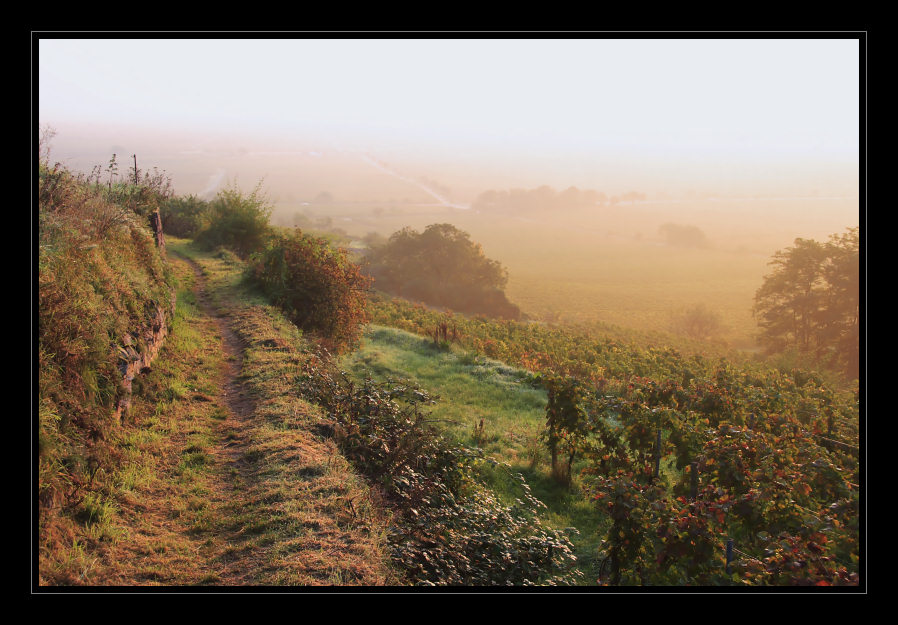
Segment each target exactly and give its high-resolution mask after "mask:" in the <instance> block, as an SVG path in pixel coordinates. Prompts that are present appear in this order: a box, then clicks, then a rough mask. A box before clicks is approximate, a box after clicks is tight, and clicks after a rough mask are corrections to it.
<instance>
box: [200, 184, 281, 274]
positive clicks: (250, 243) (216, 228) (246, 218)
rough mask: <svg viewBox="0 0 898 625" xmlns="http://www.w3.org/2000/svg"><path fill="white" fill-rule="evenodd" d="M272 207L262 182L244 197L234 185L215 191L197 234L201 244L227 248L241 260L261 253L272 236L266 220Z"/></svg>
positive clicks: (209, 247)
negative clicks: (201, 227)
mask: <svg viewBox="0 0 898 625" xmlns="http://www.w3.org/2000/svg"><path fill="white" fill-rule="evenodd" d="M271 211H272V206H271V203H270V202H269V200H268V198H267V197H266V196H265V194H264V192H263V191H262V182H261V181H260V182H259V184H258V185H256V187H255V189H253V191H252V192H251V193H250V194H249V195H246V194H245V193H243V192H242V191H241V190H240V189H239V188H238V187H237V184H236V182H235V183H234V184H232V185H231V186H230V187H228V188H225V189H222V190H221V191H219V192H218V195H216V196H215V199H213V200H212V201H211V202H210V203H209V207H208V210H206V211H205V213H204V214H205V218H206V220H207V224H206V225H205V227H204V228H203V229H202V230H200V232H198V233H197V235H196V237H195V240H196V242H197V243H199V244H200V245H202V246H204V247H206V248H208V249H213V248H215V247H218V246H219V245H223V246H224V247H227V248H230V249H231V250H232V251H234V252H235V253H236V254H237V255H238V256H240V257H241V258H247V257H249V255H250V254H252V253H253V252H256V251H258V250H261V249H262V248H263V247H264V246H265V241H266V240H267V238H268V236H269V235H270V233H271V228H270V226H269V223H268V219H269V217H270V216H271Z"/></svg>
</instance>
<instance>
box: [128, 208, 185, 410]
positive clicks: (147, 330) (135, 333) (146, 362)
mask: <svg viewBox="0 0 898 625" xmlns="http://www.w3.org/2000/svg"><path fill="white" fill-rule="evenodd" d="M150 226H151V227H152V229H153V235H154V237H155V240H156V246H157V247H158V248H159V253H160V254H161V256H162V258H163V259H164V258H165V236H164V235H163V234H162V219H161V218H160V216H159V211H158V210H157V211H156V212H155V213H153V214H152V215H151V216H150ZM174 312H175V294H174V292H172V295H171V302H170V305H169V307H168V308H167V309H166V308H165V307H164V306H162V305H157V306H156V309H155V311H154V313H153V317H152V319H151V320H150V322H149V323H148V324H146V325H145V326H144V327H141V328H138V329H136V330H132V332H130V333H128V334H125V335H124V336H123V337H122V345H124V347H119V348H118V362H119V372H120V373H121V375H122V388H123V392H122V393H121V394H120V396H119V398H118V399H117V400H116V402H115V408H114V409H113V416H114V417H115V419H116V421H119V422H120V421H121V419H122V415H123V414H125V413H127V412H128V409H129V408H130V407H131V388H132V384H133V382H134V378H135V377H137V376H138V375H140V374H141V373H144V372H145V371H147V370H148V369H149V368H150V365H151V364H152V362H153V360H155V359H156V355H157V354H158V353H159V350H160V349H161V348H162V344H163V343H164V342H165V337H166V336H167V335H168V323H169V320H170V319H171V317H172V315H174ZM138 344H141V345H144V346H145V348H144V349H143V350H142V351H140V352H138V351H137V350H136V349H135V346H136V345H138Z"/></svg>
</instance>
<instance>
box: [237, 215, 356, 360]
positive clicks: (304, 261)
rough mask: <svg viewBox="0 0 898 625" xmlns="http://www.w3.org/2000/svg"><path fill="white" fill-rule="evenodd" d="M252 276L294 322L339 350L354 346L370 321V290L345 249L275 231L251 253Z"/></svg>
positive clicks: (296, 233)
mask: <svg viewBox="0 0 898 625" xmlns="http://www.w3.org/2000/svg"><path fill="white" fill-rule="evenodd" d="M250 273H251V276H252V279H253V280H254V281H255V282H256V283H257V284H258V285H259V286H261V288H262V290H263V291H264V293H265V294H266V295H267V296H268V297H269V298H270V299H271V300H272V302H273V303H274V304H275V305H277V306H279V307H281V308H282V309H283V310H284V312H285V313H286V314H287V316H288V317H289V318H290V320H291V321H292V322H293V323H295V324H296V325H297V326H299V327H300V328H302V329H303V330H304V331H307V332H311V333H313V334H317V335H318V336H319V337H320V338H322V339H324V340H325V341H326V342H327V343H328V344H329V346H330V347H331V348H332V349H334V350H335V351H338V352H340V351H343V350H344V349H347V348H351V347H354V346H355V345H357V344H358V341H359V338H360V337H361V327H362V326H363V325H364V324H365V323H367V322H368V310H367V305H368V303H367V289H368V287H369V286H370V284H371V279H370V278H368V277H366V276H364V275H362V273H361V271H360V270H359V267H358V266H357V265H356V264H355V263H353V262H352V261H350V260H349V258H348V256H347V254H346V252H345V251H344V250H342V249H339V248H334V247H332V246H331V245H329V244H328V243H327V241H326V240H325V239H322V238H318V237H313V236H311V235H307V234H304V233H302V232H294V233H291V234H278V235H273V236H272V238H271V240H270V242H269V245H268V247H267V248H266V249H265V250H264V251H262V252H260V253H258V254H256V255H255V256H254V257H253V260H252V263H251V265H250Z"/></svg>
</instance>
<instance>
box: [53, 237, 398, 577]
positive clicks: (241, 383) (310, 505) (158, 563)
mask: <svg viewBox="0 0 898 625" xmlns="http://www.w3.org/2000/svg"><path fill="white" fill-rule="evenodd" d="M171 263H172V268H173V270H174V272H175V275H176V276H177V277H178V281H179V283H180V284H181V285H182V286H181V291H180V294H179V300H178V301H179V309H178V311H176V315H175V319H173V321H172V324H173V325H172V332H171V333H170V335H169V337H168V338H167V340H166V345H165V346H164V348H163V350H162V352H160V356H159V357H158V358H157V360H156V361H155V362H154V363H153V366H152V372H150V373H149V374H148V375H147V376H146V378H144V379H143V380H142V382H141V386H142V390H141V392H140V393H138V394H137V395H136V396H135V401H134V403H133V406H132V412H131V413H130V414H129V417H128V419H127V422H126V423H124V426H123V427H122V429H121V431H120V432H119V433H118V434H117V436H118V437H120V439H121V440H120V441H119V443H118V444H119V445H120V447H121V449H122V450H123V451H122V454H123V458H122V463H121V469H120V470H119V471H118V472H117V473H116V474H113V475H110V481H109V486H108V487H107V490H106V491H105V492H104V493H103V495H102V499H98V505H100V504H103V505H104V506H105V505H106V503H108V504H109V505H108V507H107V508H104V510H106V512H108V514H106V513H104V516H103V517H102V519H103V520H102V522H101V523H93V524H90V525H88V527H87V531H88V535H87V536H85V537H72V538H64V539H63V541H62V542H63V543H66V542H67V544H69V545H74V546H73V547H72V548H71V554H70V556H68V562H67V563H66V564H65V567H66V568H67V569H68V570H69V571H70V572H69V573H68V580H69V581H68V582H67V583H73V584H90V585H97V586H108V585H115V586H140V585H163V586H195V585H215V586H234V587H237V586H241V587H246V586H275V585H292V586H309V585H383V584H385V583H390V580H391V579H393V578H392V573H391V572H390V570H389V567H388V564H387V557H386V555H385V553H386V552H385V547H384V536H385V531H386V530H385V523H386V519H385V517H383V516H382V513H381V511H380V509H379V508H378V507H377V506H376V505H374V504H373V503H372V502H371V500H370V499H369V491H368V488H367V486H366V485H365V484H364V482H363V481H362V480H361V479H359V478H358V477H357V476H356V475H355V474H354V473H353V472H352V471H351V467H350V466H349V465H348V463H347V462H346V460H345V459H344V458H342V456H340V455H339V453H338V450H337V449H336V447H335V445H334V443H333V442H332V441H329V440H325V439H322V438H321V437H320V436H319V435H318V434H317V433H316V430H315V428H314V425H315V423H317V420H318V419H320V418H321V413H320V412H318V408H317V407H316V406H313V405H311V404H308V403H306V402H305V401H304V400H302V399H301V398H300V397H299V395H298V394H297V391H296V390H295V385H294V383H293V382H292V381H291V377H290V376H292V375H295V372H296V362H298V358H299V357H300V353H299V352H297V351H295V350H296V348H295V347H290V346H289V341H285V340H284V339H283V338H281V335H280V334H279V332H280V331H281V330H280V329H278V328H276V327H274V326H272V325H271V319H270V318H269V317H268V315H267V313H266V312H265V310H264V307H258V306H254V305H252V304H248V303H246V302H245V301H243V300H242V299H241V297H242V295H241V294H239V293H236V292H232V291H228V289H227V288H224V289H222V290H219V289H220V287H219V286H218V285H219V284H220V283H219V278H220V277H222V276H226V279H230V278H227V276H228V275H229V272H231V271H232V270H231V269H228V268H227V267H225V266H224V265H222V264H220V263H219V261H218V260H217V259H209V261H208V263H209V264H208V265H207V264H206V262H205V261H204V262H203V265H202V267H203V268H205V269H206V270H209V271H211V273H210V274H208V275H207V274H205V273H204V271H203V269H202V268H201V266H200V265H199V264H197V262H195V261H193V260H191V259H189V258H187V257H182V256H180V255H175V254H173V255H172V257H171ZM210 268H211V269H210ZM218 297H222V298H224V299H222V300H221V302H219V301H218V300H217V298H218ZM244 340H246V341H249V342H250V344H245V343H244V342H243V341H244Z"/></svg>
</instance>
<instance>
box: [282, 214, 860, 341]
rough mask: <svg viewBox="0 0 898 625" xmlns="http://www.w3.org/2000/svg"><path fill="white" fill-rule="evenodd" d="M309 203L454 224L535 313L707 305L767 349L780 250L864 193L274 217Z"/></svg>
mask: <svg viewBox="0 0 898 625" xmlns="http://www.w3.org/2000/svg"><path fill="white" fill-rule="evenodd" d="M299 212H302V213H303V214H304V215H306V216H308V217H311V218H312V219H327V218H329V219H330V224H331V226H330V227H332V228H340V229H342V230H344V231H345V232H346V233H347V234H349V235H350V236H354V237H362V236H364V235H365V234H368V233H370V232H377V233H379V234H382V235H383V236H389V235H390V234H392V233H393V232H395V231H397V230H399V229H401V228H403V227H405V226H410V227H412V228H415V229H417V230H419V231H420V230H423V228H424V227H425V226H427V225H429V224H431V223H442V222H448V223H452V224H453V225H455V226H456V227H458V228H460V229H462V230H464V231H466V232H468V233H470V235H471V238H472V240H474V241H476V242H478V243H480V244H482V246H483V249H484V253H485V254H486V255H487V256H488V257H489V258H494V259H496V260H499V261H500V262H501V263H502V264H503V265H504V266H505V267H506V268H507V269H508V286H507V289H506V293H507V294H508V296H509V299H510V300H511V301H513V302H515V303H516V304H518V305H519V306H520V307H521V308H522V309H523V310H524V311H525V312H526V313H527V314H529V315H530V316H532V317H534V318H536V319H543V320H550V321H563V322H574V323H590V322H603V323H610V324H615V325H620V326H622V327H628V328H633V329H638V330H648V331H670V330H671V326H672V323H673V321H674V320H675V318H676V317H677V316H678V315H680V314H682V313H683V312H684V311H685V310H686V309H688V308H690V307H693V306H696V305H698V304H704V305H705V306H707V307H708V308H709V309H710V310H711V311H713V312H714V313H716V314H717V315H719V317H720V320H721V323H722V326H723V327H722V330H721V333H720V335H719V336H718V337H716V338H718V339H720V340H723V341H725V342H726V343H727V344H729V345H730V346H731V347H734V348H737V349H743V350H747V351H754V350H755V349H756V348H757V346H756V342H755V333H756V330H757V325H756V322H755V319H754V318H753V316H752V313H751V309H752V305H753V298H754V294H755V292H756V291H757V289H758V288H759V287H760V286H761V284H762V282H763V277H764V275H765V274H766V273H768V271H769V267H768V262H769V261H770V259H771V257H772V255H773V254H774V253H775V252H776V251H777V250H780V249H784V248H786V247H788V246H790V245H791V244H792V243H793V241H794V239H795V238H799V237H801V238H814V239H816V240H819V241H824V240H826V238H827V237H828V236H829V235H830V234H833V233H837V232H843V231H844V229H845V228H846V227H848V226H850V225H856V224H857V222H858V211H857V204H856V202H855V201H852V200H849V199H842V198H804V199H795V200H785V199H781V200H778V199H744V200H724V199H720V200H695V201H691V202H685V201H683V202H675V201H669V202H637V203H635V204H618V205H614V206H612V205H604V206H599V207H596V208H595V209H572V210H570V211H565V212H564V213H563V214H559V213H555V214H549V213H535V212H530V213H523V214H515V215H511V214H484V213H477V212H474V211H471V210H462V209H453V208H447V207H443V206H438V205H418V204H413V203H394V204H388V203H381V204H371V203H345V204H331V205H312V206H302V207H294V208H286V207H280V208H278V209H277V210H276V212H275V214H274V217H273V221H274V222H275V223H280V224H283V225H292V221H291V220H292V218H293V215H295V214H296V213H299ZM674 215H675V216H674ZM665 223H678V224H686V225H695V226H696V227H698V228H699V229H701V230H702V232H704V233H705V235H706V236H707V240H708V242H709V245H708V247H706V248H697V247H677V246H674V245H669V244H668V243H667V241H666V240H665V239H664V238H663V237H662V236H661V234H660V233H659V228H660V226H661V225H663V224H665Z"/></svg>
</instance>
